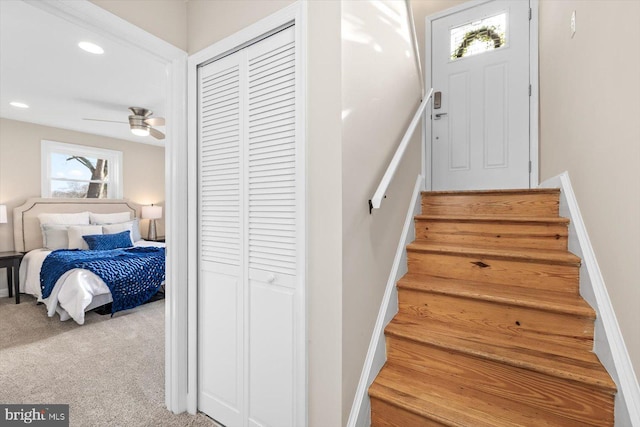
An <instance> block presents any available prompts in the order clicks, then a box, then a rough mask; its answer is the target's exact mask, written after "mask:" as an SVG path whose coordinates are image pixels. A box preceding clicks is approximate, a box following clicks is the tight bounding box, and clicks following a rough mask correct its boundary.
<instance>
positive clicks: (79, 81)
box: [0, 0, 167, 146]
mask: <svg viewBox="0 0 640 427" xmlns="http://www.w3.org/2000/svg"><path fill="white" fill-rule="evenodd" d="M81 41H89V42H92V43H95V44H97V45H99V46H101V47H102V48H103V49H104V54H102V55H94V54H90V53H87V52H85V51H83V50H81V49H80V48H79V47H78V43H79V42H81ZM166 93H167V83H166V70H165V65H164V64H163V63H162V62H160V61H159V60H158V59H155V58H154V57H153V56H151V55H149V54H147V53H145V52H144V51H142V50H140V49H137V48H135V47H132V46H127V45H125V44H123V43H122V42H118V41H117V40H114V39H111V38H109V37H107V36H102V35H99V34H98V33H95V32H92V31H91V30H88V29H86V28H84V27H81V26H78V25H75V24H72V23H70V22H68V21H66V20H64V19H62V18H60V17H57V16H54V15H52V14H51V13H49V12H46V11H44V10H41V9H39V8H38V7H35V6H32V5H30V4H28V3H25V2H22V1H19V0H0V117H3V118H7V119H12V120H20V121H25V122H32V123H37V124H41V125H46V126H53V127H57V128H63V129H71V130H75V131H80V132H86V133H90V134H95V135H102V136H108V137H112V138H118V139H124V140H129V141H133V142H141V143H146V144H153V145H160V146H162V145H164V144H163V142H162V141H159V140H156V139H155V138H153V137H151V136H146V137H141V136H135V135H133V134H132V133H131V131H130V130H129V126H128V124H127V118H128V116H129V114H131V112H130V111H129V110H128V107H144V108H148V109H150V110H152V111H153V112H154V116H158V117H164V114H165V98H166ZM12 101H19V102H23V103H26V104H28V105H29V108H28V109H20V108H15V107H12V106H11V105H9V103H10V102H12ZM84 118H92V119H102V120H114V121H120V122H123V123H104V122H96V121H87V120H83V119H84ZM158 129H159V130H160V131H164V127H160V128H158Z"/></svg>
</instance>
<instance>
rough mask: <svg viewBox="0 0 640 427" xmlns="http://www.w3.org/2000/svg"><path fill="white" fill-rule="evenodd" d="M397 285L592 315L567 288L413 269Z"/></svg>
mask: <svg viewBox="0 0 640 427" xmlns="http://www.w3.org/2000/svg"><path fill="white" fill-rule="evenodd" d="M397 285H398V288H400V289H412V290H416V291H423V292H430V293H438V294H447V295H452V296H459V297H462V298H469V299H479V300H483V301H490V302H495V303H500V304H507V305H513V306H519V307H528V308H533V309H538V310H543V311H551V312H556V313H565V314H573V315H576V316H580V317H585V318H589V319H595V312H594V310H593V309H592V308H591V306H590V305H589V304H588V303H587V302H586V301H585V300H584V299H583V298H582V297H580V296H579V295H577V294H571V293H567V292H551V291H547V292H540V291H539V290H537V289H531V288H526V287H519V286H517V285H514V286H505V285H500V284H493V283H486V282H473V281H469V280H461V279H450V278H444V277H436V276H429V275H424V274H415V273H407V274H405V275H404V276H403V277H402V278H401V279H400V280H399V281H398V284H397Z"/></svg>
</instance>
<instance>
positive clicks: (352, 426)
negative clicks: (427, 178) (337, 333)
mask: <svg viewBox="0 0 640 427" xmlns="http://www.w3.org/2000/svg"><path fill="white" fill-rule="evenodd" d="M423 181H424V180H423V177H422V175H418V177H417V178H416V183H415V185H414V187H413V194H412V196H411V201H410V204H409V209H408V210H407V216H406V217H405V220H404V226H403V227H402V234H401V235H400V241H399V242H398V248H397V249H396V255H395V258H394V259H393V264H392V266H391V272H390V273H389V279H388V280H387V286H386V288H385V291H384V296H383V297H382V303H381V304H380V310H379V311H378V317H377V319H376V324H375V326H374V328H373V333H372V334H371V341H370V342H369V349H368V350H367V356H366V358H365V361H364V366H363V367H362V373H361V374H360V381H358V388H357V389H356V395H355V397H354V399H353V405H352V406H351V413H350V414H349V420H348V421H347V427H356V426H357V427H366V426H369V425H370V424H371V422H370V421H371V419H370V415H371V411H370V409H371V403H370V401H369V396H368V395H367V389H368V388H369V385H371V383H372V382H373V380H374V379H375V377H376V376H377V375H378V372H380V369H382V365H384V363H385V362H386V360H387V354H386V346H385V340H384V328H385V326H386V325H387V324H388V323H389V321H391V319H392V318H393V316H395V314H396V313H397V312H398V301H397V298H398V293H397V290H396V282H397V281H398V280H399V279H400V277H402V276H403V275H404V274H405V273H406V272H407V251H406V247H407V245H408V244H409V243H411V242H412V241H413V240H414V239H415V228H414V227H413V218H414V216H415V215H417V214H418V213H419V212H418V211H419V210H420V208H421V204H420V203H419V200H420V196H421V192H420V191H421V188H422V184H423Z"/></svg>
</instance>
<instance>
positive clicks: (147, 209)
mask: <svg viewBox="0 0 640 427" xmlns="http://www.w3.org/2000/svg"><path fill="white" fill-rule="evenodd" d="M160 218H162V206H153V205H151V206H143V207H142V219H160Z"/></svg>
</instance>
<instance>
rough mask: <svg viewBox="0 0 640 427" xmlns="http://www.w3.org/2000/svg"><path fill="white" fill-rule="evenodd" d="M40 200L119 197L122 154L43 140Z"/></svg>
mask: <svg viewBox="0 0 640 427" xmlns="http://www.w3.org/2000/svg"><path fill="white" fill-rule="evenodd" d="M41 146H42V197H68V198H80V199H85V198H96V199H120V198H122V152H121V151H114V150H106V149H103V148H95V147H86V146H84V145H75V144H64V143H62V142H55V141H45V140H43V141H42V143H41Z"/></svg>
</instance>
